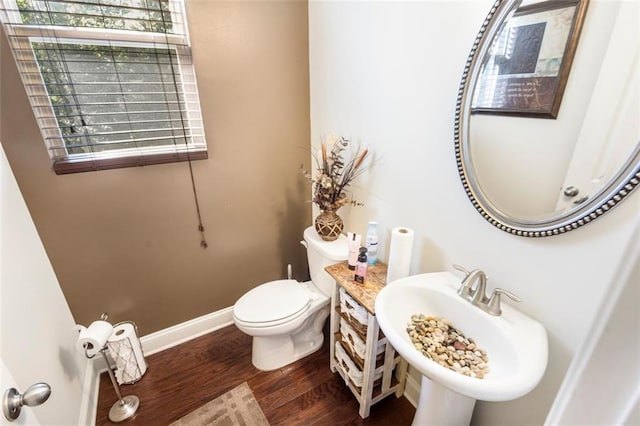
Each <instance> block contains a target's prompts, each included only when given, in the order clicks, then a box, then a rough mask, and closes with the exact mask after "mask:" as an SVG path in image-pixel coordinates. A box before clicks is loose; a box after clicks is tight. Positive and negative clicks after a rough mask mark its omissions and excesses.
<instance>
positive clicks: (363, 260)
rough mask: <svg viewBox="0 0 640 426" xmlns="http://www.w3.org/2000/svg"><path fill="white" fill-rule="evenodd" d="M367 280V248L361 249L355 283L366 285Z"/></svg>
mask: <svg viewBox="0 0 640 426" xmlns="http://www.w3.org/2000/svg"><path fill="white" fill-rule="evenodd" d="M365 279H367V248H366V247H360V254H359V255H358V263H357V264H356V275H355V277H354V281H355V282H357V283H359V284H364V280H365Z"/></svg>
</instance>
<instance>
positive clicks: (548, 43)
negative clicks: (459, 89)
mask: <svg viewBox="0 0 640 426" xmlns="http://www.w3.org/2000/svg"><path fill="white" fill-rule="evenodd" d="M587 1H588V0H551V1H542V2H531V1H529V2H527V1H523V2H522V5H521V6H520V7H519V8H518V9H517V10H516V12H515V13H514V14H513V16H511V17H510V18H509V19H507V20H506V21H505V22H504V24H503V26H502V27H501V28H500V30H499V32H498V33H497V36H496V37H495V39H494V40H493V42H492V45H491V48H490V50H489V53H488V55H487V56H486V57H485V58H484V61H483V63H482V69H481V74H480V78H479V79H478V83H477V85H476V87H475V90H474V96H473V102H472V105H471V113H485V114H501V115H521V116H530V117H539V118H556V117H557V115H558V111H559V109H560V103H561V101H562V95H563V93H564V88H565V86H566V83H567V79H568V76H569V71H570V69H571V63H572V61H573V56H574V54H575V50H576V46H577V44H578V38H579V35H580V30H581V28H582V22H583V20H584V15H585V13H586V8H587Z"/></svg>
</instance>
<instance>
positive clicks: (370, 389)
mask: <svg viewBox="0 0 640 426" xmlns="http://www.w3.org/2000/svg"><path fill="white" fill-rule="evenodd" d="M326 271H327V272H328V273H329V275H331V276H332V277H333V278H334V279H335V280H336V286H335V291H334V293H333V295H332V297H331V364H330V365H331V371H333V372H338V373H339V374H340V376H342V378H343V379H344V381H345V384H346V386H348V387H349V389H351V391H352V392H353V394H354V395H355V397H356V399H357V400H358V402H359V403H360V411H359V413H360V417H362V418H366V417H368V416H369V412H370V410H371V406H372V405H373V404H375V403H376V402H378V401H380V400H382V399H383V398H385V397H387V396H389V395H391V394H393V393H395V395H396V397H398V398H399V397H401V396H402V393H403V392H404V383H405V377H406V373H407V363H406V362H405V361H404V360H403V359H402V358H401V357H400V355H398V353H396V351H395V350H394V349H393V347H392V346H391V344H390V343H389V342H388V341H387V338H386V337H385V336H384V334H383V333H382V331H381V330H380V327H379V326H378V321H377V320H376V316H375V309H374V307H375V298H376V296H377V295H378V292H379V291H380V290H381V289H382V287H383V286H384V284H385V280H386V276H387V267H386V265H385V264H383V263H381V262H378V264H377V265H375V266H373V267H369V268H368V272H367V279H366V280H365V283H364V284H359V283H356V282H354V281H353V277H354V271H352V270H350V269H349V268H348V266H347V263H346V262H343V263H338V264H335V265H332V266H328V267H327V268H326Z"/></svg>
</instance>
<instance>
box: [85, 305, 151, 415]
mask: <svg viewBox="0 0 640 426" xmlns="http://www.w3.org/2000/svg"><path fill="white" fill-rule="evenodd" d="M100 319H101V320H102V321H106V320H107V314H102V316H101V317H100ZM88 345H89V344H85V346H84V350H85V352H84V354H85V356H86V357H87V358H89V359H91V358H93V357H95V354H93V355H89V353H88V349H92V348H90V347H88ZM108 350H109V349H108V348H107V345H106V344H105V345H104V346H103V347H102V348H101V349H100V353H102V358H103V359H104V362H105V363H106V364H107V371H108V372H109V378H110V379H111V383H112V384H113V389H115V391H116V395H117V396H118V401H116V402H115V403H114V404H113V406H112V407H111V409H110V410H109V420H110V421H112V422H113V423H120V422H123V421H125V420H127V419H130V418H131V417H133V416H134V415H135V414H136V411H138V407H140V398H138V397H137V396H135V395H127V396H125V397H123V396H122V394H121V393H120V386H118V381H117V380H116V376H115V374H114V373H113V368H112V367H111V362H109V355H108V354H107V352H108Z"/></svg>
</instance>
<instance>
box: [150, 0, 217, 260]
mask: <svg viewBox="0 0 640 426" xmlns="http://www.w3.org/2000/svg"><path fill="white" fill-rule="evenodd" d="M148 16H149V18H151V16H150V15H148ZM182 16H183V17H185V16H186V14H185V13H183V14H182ZM160 17H161V19H162V24H163V25H162V29H163V32H164V36H165V40H166V42H167V45H168V44H169V35H168V30H167V28H168V25H167V21H166V18H165V14H164V13H162V12H161V13H160ZM169 66H170V67H171V69H174V68H175V67H177V66H179V64H176V63H175V61H174V58H173V56H172V55H169ZM170 75H171V78H172V80H173V86H174V89H175V93H176V98H177V99H178V100H179V97H180V95H179V93H180V91H179V89H178V81H177V80H176V73H175V72H173V73H171V74H170ZM166 96H167V95H166V93H165V100H166ZM178 111H179V114H180V121H181V122H182V124H183V129H184V130H183V132H182V135H181V136H182V138H183V140H184V144H185V147H186V148H187V150H186V153H187V164H188V165H189V177H190V178H191V188H192V190H193V200H194V202H195V207H196V214H197V216H198V232H200V247H201V248H203V249H206V248H207V247H209V244H208V243H207V239H206V237H205V234H204V225H203V224H202V214H201V213H200V202H199V200H198V191H197V189H196V180H195V176H194V174H193V165H192V161H191V154H190V152H189V149H188V148H189V144H188V138H187V128H188V126H187V127H185V126H184V125H185V122H186V121H187V118H186V117H185V116H184V114H185V111H183V109H182V108H179V110H178ZM176 139H177V138H176ZM174 143H175V142H174Z"/></svg>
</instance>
